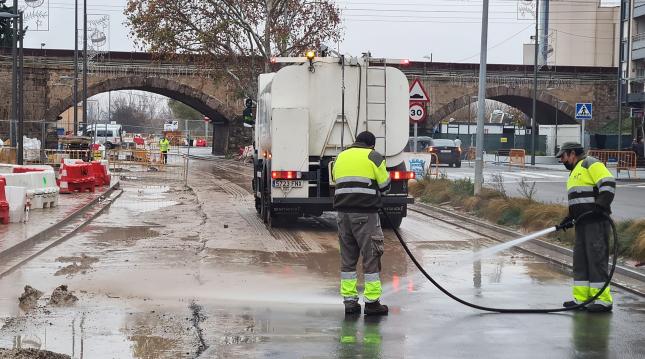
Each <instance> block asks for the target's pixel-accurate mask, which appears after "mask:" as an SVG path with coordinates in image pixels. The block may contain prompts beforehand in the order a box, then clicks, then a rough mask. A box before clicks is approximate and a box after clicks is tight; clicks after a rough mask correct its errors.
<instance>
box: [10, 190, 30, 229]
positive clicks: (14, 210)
mask: <svg viewBox="0 0 645 359" xmlns="http://www.w3.org/2000/svg"><path fill="white" fill-rule="evenodd" d="M4 190H5V195H6V197H7V202H9V222H10V223H18V222H26V221H27V219H28V217H27V212H26V210H25V205H26V203H27V191H26V190H25V188H24V187H16V186H6V187H5V188H4Z"/></svg>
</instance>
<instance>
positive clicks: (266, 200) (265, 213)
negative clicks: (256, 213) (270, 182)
mask: <svg viewBox="0 0 645 359" xmlns="http://www.w3.org/2000/svg"><path fill="white" fill-rule="evenodd" d="M268 191H269V190H268V189H267V184H266V168H265V169H263V170H262V183H261V186H260V193H261V194H262V197H260V218H262V221H263V222H264V223H268V222H269V216H270V215H271V214H270V213H271V208H270V207H271V197H270V196H269V192H268Z"/></svg>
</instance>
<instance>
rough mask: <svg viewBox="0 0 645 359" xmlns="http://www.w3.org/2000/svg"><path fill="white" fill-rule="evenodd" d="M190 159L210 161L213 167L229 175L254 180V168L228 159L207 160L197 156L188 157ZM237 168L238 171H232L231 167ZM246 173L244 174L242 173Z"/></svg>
mask: <svg viewBox="0 0 645 359" xmlns="http://www.w3.org/2000/svg"><path fill="white" fill-rule="evenodd" d="M187 156H188V158H190V159H194V160H198V161H208V162H210V163H211V165H212V166H213V167H216V168H218V169H220V170H225V171H227V172H228V173H233V174H237V175H241V176H244V177H248V178H250V179H253V173H252V168H251V166H245V165H241V164H239V163H237V162H236V161H234V160H227V159H220V158H205V157H202V156H196V155H187ZM216 162H222V163H216ZM227 165H228V166H231V167H237V168H236V169H231V168H230V167H228V166H227ZM242 171H244V172H242Z"/></svg>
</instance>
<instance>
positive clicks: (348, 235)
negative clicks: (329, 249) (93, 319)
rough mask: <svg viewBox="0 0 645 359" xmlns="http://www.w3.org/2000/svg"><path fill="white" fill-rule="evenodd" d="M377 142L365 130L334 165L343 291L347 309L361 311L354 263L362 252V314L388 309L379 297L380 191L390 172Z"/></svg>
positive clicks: (385, 184) (382, 312) (385, 312)
mask: <svg viewBox="0 0 645 359" xmlns="http://www.w3.org/2000/svg"><path fill="white" fill-rule="evenodd" d="M375 143H376V138H375V137H374V135H373V134H372V133H370V132H367V131H366V132H361V133H360V134H359V135H358V136H356V142H354V144H352V145H351V146H349V147H348V148H347V149H346V150H344V151H343V152H341V153H340V154H339V155H338V157H337V158H336V161H335V163H334V165H333V172H332V176H333V179H334V181H335V183H336V190H335V193H334V209H336V210H337V211H338V219H337V221H338V237H339V241H340V256H341V270H340V271H341V272H340V294H341V295H342V296H343V303H344V304H345V313H346V314H354V313H360V312H361V306H360V304H358V291H357V289H356V284H357V276H356V264H357V263H358V258H359V256H361V255H362V257H363V273H365V278H364V279H365V290H364V292H363V299H364V301H365V311H364V313H365V314H366V315H386V314H387V313H388V308H387V306H386V305H382V304H381V303H380V301H379V299H380V298H381V278H380V272H381V256H382V255H383V230H382V229H381V221H380V218H379V214H378V210H379V209H380V208H381V207H382V199H381V196H382V194H383V193H385V192H387V190H388V189H389V187H390V176H389V173H388V172H387V169H386V168H385V159H384V158H383V156H382V155H381V154H380V153H378V152H376V151H375V150H374V145H375Z"/></svg>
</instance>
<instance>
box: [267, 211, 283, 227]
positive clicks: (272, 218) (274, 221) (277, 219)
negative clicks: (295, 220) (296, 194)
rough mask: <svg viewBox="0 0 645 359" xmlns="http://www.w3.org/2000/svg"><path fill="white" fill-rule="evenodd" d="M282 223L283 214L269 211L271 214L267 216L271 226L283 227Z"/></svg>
mask: <svg viewBox="0 0 645 359" xmlns="http://www.w3.org/2000/svg"><path fill="white" fill-rule="evenodd" d="M282 224H283V218H282V216H278V215H275V214H273V213H269V215H268V216H267V226H268V227H269V228H278V227H281V226H282Z"/></svg>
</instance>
